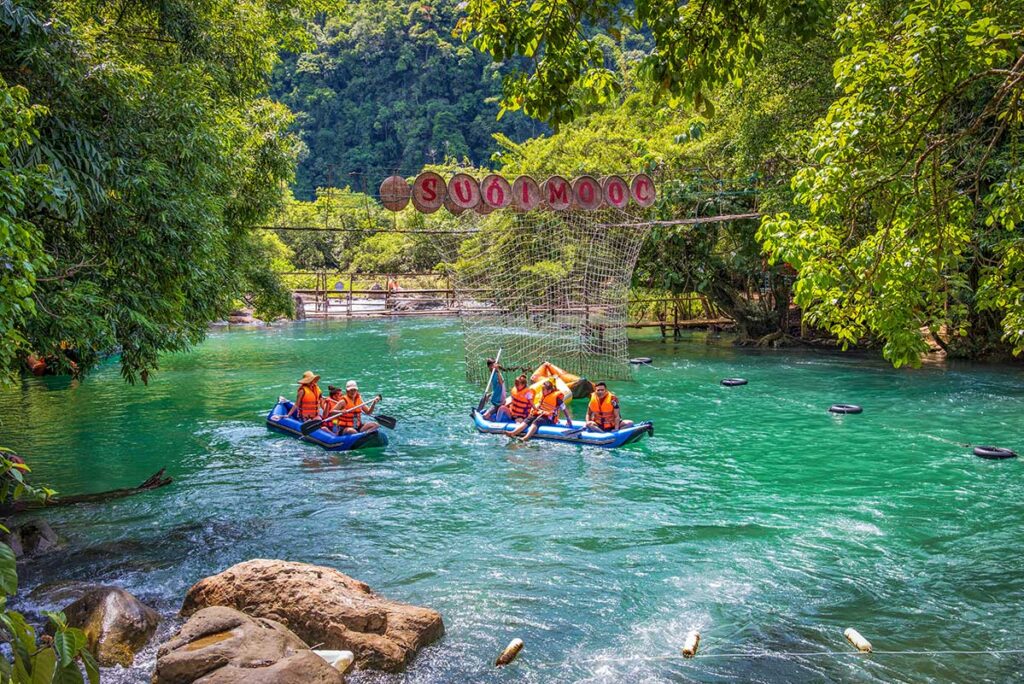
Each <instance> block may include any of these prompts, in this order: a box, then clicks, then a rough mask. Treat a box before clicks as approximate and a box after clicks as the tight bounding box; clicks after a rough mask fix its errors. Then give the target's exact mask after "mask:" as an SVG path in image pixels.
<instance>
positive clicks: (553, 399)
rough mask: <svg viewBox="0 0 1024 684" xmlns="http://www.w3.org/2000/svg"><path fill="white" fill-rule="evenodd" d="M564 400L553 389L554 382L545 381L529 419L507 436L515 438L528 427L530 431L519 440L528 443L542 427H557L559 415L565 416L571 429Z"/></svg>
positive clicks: (570, 419)
mask: <svg viewBox="0 0 1024 684" xmlns="http://www.w3.org/2000/svg"><path fill="white" fill-rule="evenodd" d="M564 399H565V397H563V396H562V393H561V392H559V391H558V390H557V389H555V383H554V381H553V380H545V381H544V384H543V386H541V390H540V397H539V400H538V401H537V402H536V404H535V405H534V406H533V408H531V409H530V417H529V418H528V419H527V420H526V421H524V422H522V423H520V424H519V425H517V426H516V428H515V429H514V430H513V431H512V432H510V433H509V436H510V437H515V436H516V435H518V434H519V433H520V432H522V431H523V429H525V428H526V426H527V425H529V426H530V429H529V430H527V432H526V434H525V435H524V436H522V437H520V438H519V439H520V440H521V441H523V442H526V441H529V439H530V438H531V437H533V436H534V435H535V434H537V430H538V429H539V428H540V427H541V426H542V425H558V414H559V413H562V414H564V415H565V420H566V422H567V423H568V425H569V427H572V416H571V415H569V409H568V408H567V407H566V405H565V401H564Z"/></svg>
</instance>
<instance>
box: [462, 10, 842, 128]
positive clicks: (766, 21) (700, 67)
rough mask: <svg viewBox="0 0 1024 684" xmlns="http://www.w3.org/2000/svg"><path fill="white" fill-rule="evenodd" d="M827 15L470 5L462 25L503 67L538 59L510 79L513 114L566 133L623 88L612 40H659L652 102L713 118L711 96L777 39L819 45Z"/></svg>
mask: <svg viewBox="0 0 1024 684" xmlns="http://www.w3.org/2000/svg"><path fill="white" fill-rule="evenodd" d="M824 9H825V3H824V2H823V1H821V0H697V1H696V2H687V3H678V2H675V0H638V1H637V2H635V3H621V2H617V1H615V0H597V1H596V2H595V1H593V0H540V1H533V0H510V1H509V2H500V3H497V2H491V1H490V0H468V2H467V3H466V16H465V17H464V18H463V19H462V20H460V22H459V27H458V28H459V31H460V33H461V34H462V36H463V38H464V39H470V40H472V42H473V45H474V46H475V47H476V48H477V49H479V50H481V51H483V52H485V53H487V54H489V55H491V57H492V58H493V59H494V60H495V61H496V62H507V61H510V60H514V59H515V58H517V57H522V58H527V59H528V60H529V61H527V62H523V63H516V67H515V68H513V70H512V71H511V72H510V73H509V74H508V75H506V76H505V78H504V82H503V89H502V96H503V97H502V102H501V105H502V108H503V111H505V110H511V111H514V110H518V109H522V110H523V111H524V112H525V113H526V114H527V115H528V116H533V117H536V118H539V119H542V120H545V121H548V122H549V123H551V124H554V125H555V126H558V125H561V124H564V123H566V122H568V121H571V120H572V119H573V118H575V117H577V116H578V115H580V114H581V113H583V112H584V111H585V110H586V107H588V106H591V105H594V104H602V103H606V102H609V101H611V100H612V99H613V98H614V96H615V95H616V94H617V93H619V92H621V91H622V88H623V80H622V78H621V72H619V71H617V70H616V69H615V67H614V64H613V63H612V62H610V60H609V59H608V54H607V51H606V50H605V49H603V43H604V39H603V36H602V35H601V34H602V33H603V34H607V35H608V36H611V37H612V38H613V39H615V40H616V41H618V40H621V39H622V38H623V37H624V34H626V33H627V32H628V30H629V29H634V30H636V31H638V32H642V33H645V34H648V35H650V37H651V43H650V44H649V46H648V47H646V48H645V49H644V50H643V54H642V56H641V58H640V61H639V64H638V69H637V76H638V77H639V78H640V79H641V80H643V81H645V82H646V83H647V84H649V85H650V86H652V88H651V90H650V92H651V94H652V96H653V97H654V98H655V99H656V100H657V99H659V98H660V97H662V96H664V95H669V96H676V97H679V96H682V97H685V99H686V100H687V101H690V102H692V103H693V104H694V105H695V106H696V107H697V109H698V110H700V111H702V112H703V113H706V114H711V113H712V112H713V107H712V106H711V100H710V99H709V97H708V96H709V95H710V93H711V92H712V91H715V90H717V89H718V88H719V87H720V86H721V85H722V84H723V83H726V82H728V81H729V80H731V79H735V78H737V77H739V76H741V75H742V74H743V73H744V72H745V70H746V68H747V67H749V66H750V65H751V64H753V63H755V62H757V61H758V60H759V59H760V57H761V56H762V54H763V52H764V51H765V48H766V45H767V44H768V41H767V40H766V37H767V36H768V34H769V32H771V33H773V34H774V35H776V36H780V35H781V37H782V39H783V40H785V41H787V42H788V41H790V40H794V39H800V40H802V39H806V38H809V37H810V36H811V35H812V34H813V30H814V28H815V27H816V26H817V23H818V19H819V18H820V16H821V14H822V13H823V11H824ZM523 65H529V66H528V67H526V66H523Z"/></svg>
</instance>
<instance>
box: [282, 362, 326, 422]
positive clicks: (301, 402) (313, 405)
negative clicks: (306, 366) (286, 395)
mask: <svg viewBox="0 0 1024 684" xmlns="http://www.w3.org/2000/svg"><path fill="white" fill-rule="evenodd" d="M318 382H320V376H319V375H316V374H315V373H313V371H306V372H305V373H303V375H302V379H301V380H299V390H298V393H297V394H296V396H295V403H294V404H292V407H291V409H290V410H289V411H288V415H287V416H286V417H287V418H290V417H291V416H292V414H295V415H297V416H298V419H299V420H312V419H313V418H316V417H318V416H319V414H320V405H321V404H322V403H323V393H322V392H321V391H320V387H319V386H318V385H317V383H318Z"/></svg>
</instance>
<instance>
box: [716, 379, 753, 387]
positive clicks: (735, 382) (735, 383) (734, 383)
mask: <svg viewBox="0 0 1024 684" xmlns="http://www.w3.org/2000/svg"><path fill="white" fill-rule="evenodd" d="M722 384H723V385H725V386H726V387H739V386H740V385H746V384H747V379H746V378H726V379H725V380H723V381H722Z"/></svg>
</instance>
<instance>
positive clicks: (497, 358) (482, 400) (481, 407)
mask: <svg viewBox="0 0 1024 684" xmlns="http://www.w3.org/2000/svg"><path fill="white" fill-rule="evenodd" d="M499 361H501V349H498V355H497V356H495V357H494V365H493V366H491V377H489V378H487V386H486V387H484V396H482V397H480V403H479V404H478V405H477V407H476V410H477V411H483V410H484V404H486V403H487V397H489V396H490V395H491V383H492V382H494V374H495V372H497V370H498V362H499Z"/></svg>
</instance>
